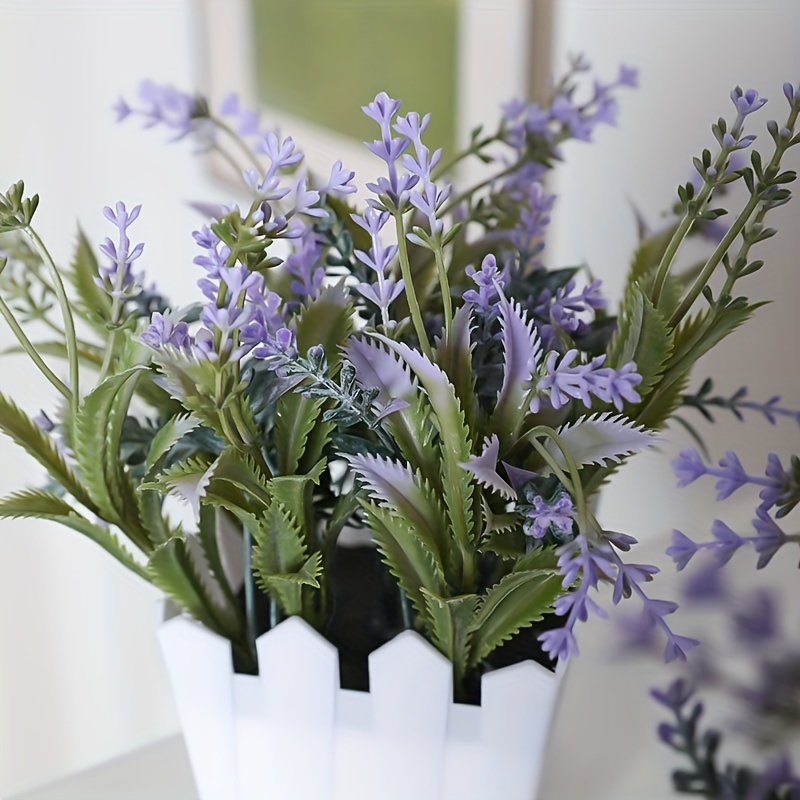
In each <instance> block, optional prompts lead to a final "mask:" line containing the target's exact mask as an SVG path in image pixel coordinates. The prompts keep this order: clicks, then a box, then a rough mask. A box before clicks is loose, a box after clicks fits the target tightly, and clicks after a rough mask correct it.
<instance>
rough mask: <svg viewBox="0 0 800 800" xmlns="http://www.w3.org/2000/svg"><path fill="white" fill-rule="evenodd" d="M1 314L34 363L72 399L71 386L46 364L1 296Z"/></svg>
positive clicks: (62, 392) (56, 386) (59, 389)
mask: <svg viewBox="0 0 800 800" xmlns="http://www.w3.org/2000/svg"><path fill="white" fill-rule="evenodd" d="M0 314H2V315H3V317H4V318H5V320H6V322H7V323H8V327H9V328H11V331H12V333H13V334H14V336H16V337H17V341H18V342H19V343H20V345H21V347H22V349H23V350H24V351H25V352H26V353H27V354H28V355H29V356H30V358H31V360H32V361H33V363H34V364H36V366H37V367H38V368H39V371H40V372H41V373H42V374H43V375H44V376H45V378H47V380H48V381H50V383H52V384H53V386H55V388H56V389H58V391H59V392H61V394H63V395H64V397H65V398H66V399H67V400H68V401H70V402H71V401H72V392H71V391H70V388H69V386H67V385H66V384H65V383H64V381H62V380H61V379H60V378H59V377H58V376H57V375H56V374H55V373H54V372H53V370H51V369H50V367H48V366H47V364H45V362H44V359H43V358H42V357H41V356H40V355H39V353H37V352H36V348H35V347H34V345H33V343H32V342H31V340H30V339H29V338H28V337H27V336H26V335H25V331H23V330H22V327H21V326H20V324H19V322H17V319H16V317H15V316H14V314H13V312H12V311H11V309H10V308H9V307H8V305H6V302H5V300H3V298H2V297H0Z"/></svg>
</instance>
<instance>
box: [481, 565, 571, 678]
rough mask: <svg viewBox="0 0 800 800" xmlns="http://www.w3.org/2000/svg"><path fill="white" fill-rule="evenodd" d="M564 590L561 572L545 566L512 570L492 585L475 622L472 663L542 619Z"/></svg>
mask: <svg viewBox="0 0 800 800" xmlns="http://www.w3.org/2000/svg"><path fill="white" fill-rule="evenodd" d="M562 591H563V590H562V588H561V576H560V575H558V574H553V573H552V572H549V571H543V570H533V571H525V572H512V573H511V574H510V575H506V576H505V577H504V578H503V579H502V580H501V581H500V582H499V583H497V584H495V585H494V586H492V587H491V588H490V589H489V590H488V591H487V592H486V594H485V596H484V597H483V598H482V601H481V605H480V608H479V609H478V611H477V613H476V614H475V616H474V618H473V622H472V625H471V631H472V650H471V653H470V665H473V666H474V665H475V664H478V663H480V662H481V661H482V660H483V659H484V658H486V656H488V655H489V653H491V652H492V650H494V649H495V648H496V647H498V646H499V645H501V644H502V643H503V642H504V641H507V640H508V639H510V638H511V637H512V636H513V635H514V634H515V633H517V632H518V631H519V630H520V629H521V628H526V627H529V626H530V625H532V624H533V623H534V622H536V621H537V620H540V619H542V617H543V616H544V615H545V614H546V613H547V612H548V611H550V609H551V607H552V605H553V602H554V601H555V599H556V598H557V597H558V596H559V595H560V594H561V593H562Z"/></svg>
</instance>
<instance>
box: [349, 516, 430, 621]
mask: <svg viewBox="0 0 800 800" xmlns="http://www.w3.org/2000/svg"><path fill="white" fill-rule="evenodd" d="M361 507H362V508H363V509H364V512H365V514H366V518H367V525H368V527H369V529H370V531H371V532H372V535H373V538H374V539H375V544H376V546H377V548H378V552H380V554H381V555H382V556H383V561H384V563H385V564H386V566H387V567H388V568H389V572H391V574H392V575H394V576H395V578H397V580H398V583H399V584H400V588H401V589H402V590H403V591H404V592H405V593H406V595H407V596H408V599H409V600H410V601H411V603H412V604H413V606H414V608H415V609H416V610H417V613H418V614H419V617H420V620H421V621H422V622H423V623H424V624H430V618H429V615H428V607H427V602H426V601H425V598H424V596H423V594H422V589H423V588H424V589H427V590H428V591H429V592H430V593H431V594H434V595H436V596H441V595H443V594H444V587H445V580H444V575H443V574H442V571H441V570H440V569H439V568H438V567H437V565H436V558H435V557H434V555H433V553H432V552H431V550H430V548H429V547H428V546H427V545H426V544H425V543H424V542H423V541H422V540H421V539H420V538H419V537H418V536H416V535H415V533H414V532H413V531H412V529H411V528H410V526H409V525H408V523H407V522H406V521H405V520H404V519H403V518H402V517H399V516H397V515H396V514H393V513H392V512H391V511H390V510H388V509H386V508H380V507H379V506H376V505H374V504H372V503H366V502H363V501H362V503H361Z"/></svg>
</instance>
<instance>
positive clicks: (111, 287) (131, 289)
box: [95, 202, 144, 302]
mask: <svg viewBox="0 0 800 800" xmlns="http://www.w3.org/2000/svg"><path fill="white" fill-rule="evenodd" d="M141 210H142V207H141V206H134V207H133V208H132V209H131V211H130V212H128V209H127V208H126V207H125V203H121V202H120V203H117V205H116V207H115V208H113V209H112V208H109V206H106V207H105V208H104V209H103V216H105V218H106V219H107V220H109V222H111V223H112V224H113V225H114V226H115V227H116V228H117V231H118V237H117V243H116V244H114V242H113V241H112V240H111V239H109V238H108V237H106V238H105V239H104V240H103V242H102V243H101V244H100V250H101V252H102V253H103V254H104V255H105V256H107V257H108V258H109V260H110V263H109V264H107V265H102V264H101V265H100V266H99V268H98V271H99V273H100V274H99V276H98V277H96V278H95V283H96V284H97V285H98V286H99V287H101V288H102V289H104V290H105V291H106V292H108V294H109V295H111V297H113V298H114V300H116V301H117V302H123V301H125V300H127V299H129V298H131V297H134V296H135V295H137V294H138V293H139V291H140V290H141V286H140V281H139V278H138V277H137V276H135V275H134V274H133V272H132V270H131V265H132V264H133V262H134V261H136V259H137V258H139V256H140V255H141V254H142V251H143V250H144V245H143V244H141V243H140V244H137V245H135V246H134V247H133V248H131V241H130V239H129V238H128V228H129V227H130V226H131V225H132V224H133V223H134V222H135V221H136V220H137V219H138V217H139V212H140V211H141Z"/></svg>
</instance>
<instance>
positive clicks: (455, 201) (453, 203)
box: [439, 161, 520, 217]
mask: <svg viewBox="0 0 800 800" xmlns="http://www.w3.org/2000/svg"><path fill="white" fill-rule="evenodd" d="M519 167H520V164H519V162H518V161H515V162H514V163H513V164H511V166H509V167H506V168H505V169H504V170H501V171H500V172H498V173H497V174H496V175H491V176H490V177H488V178H486V179H485V180H482V181H481V182H480V183H476V184H475V185H474V186H471V187H470V188H469V189H466V190H464V191H463V192H461V193H460V194H457V195H456V196H455V197H453V198H452V199H451V200H449V201H448V202H447V203H445V205H444V206H443V207H442V210H441V211H440V212H439V215H440V216H441V217H444V216H445V215H446V214H449V213H450V212H451V211H452V210H453V209H454V208H456V207H457V206H458V205H459V203H462V202H463V201H464V200H468V199H469V198H470V197H472V195H473V194H475V192H479V191H480V190H481V189H484V188H485V187H487V186H490V185H491V184H492V183H494V182H495V181H499V180H500V179H501V178H505V177H507V176H508V175H511V174H512V173H513V172H516V171H517V170H518V169H519Z"/></svg>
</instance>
